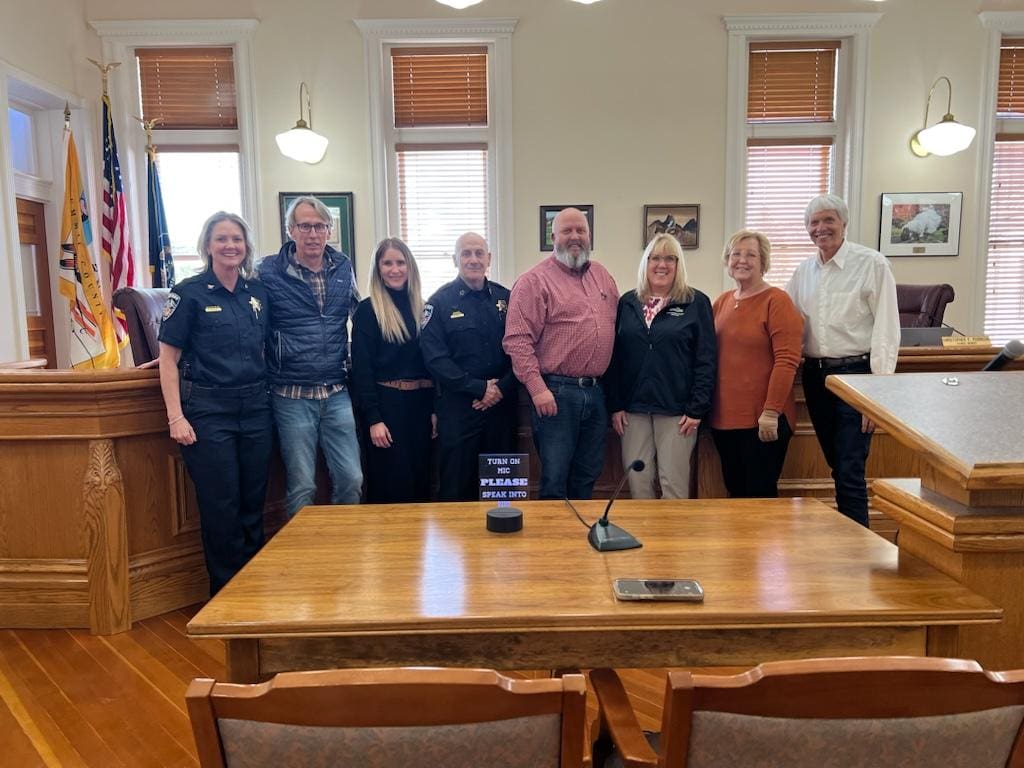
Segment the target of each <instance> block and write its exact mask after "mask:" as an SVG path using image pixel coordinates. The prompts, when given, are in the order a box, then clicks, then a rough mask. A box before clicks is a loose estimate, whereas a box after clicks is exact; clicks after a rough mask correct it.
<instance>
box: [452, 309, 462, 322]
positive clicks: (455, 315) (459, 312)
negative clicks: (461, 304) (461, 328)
mask: <svg viewBox="0 0 1024 768" xmlns="http://www.w3.org/2000/svg"><path fill="white" fill-rule="evenodd" d="M465 316H466V315H465V314H464V313H463V312H462V310H459V309H456V310H455V311H454V312H452V314H451V317H449V318H448V319H449V320H458V319H459V318H460V317H465Z"/></svg>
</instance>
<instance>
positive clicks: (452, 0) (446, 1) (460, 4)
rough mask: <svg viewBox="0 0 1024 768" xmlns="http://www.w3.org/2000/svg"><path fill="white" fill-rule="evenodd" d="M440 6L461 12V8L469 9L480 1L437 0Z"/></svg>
mask: <svg viewBox="0 0 1024 768" xmlns="http://www.w3.org/2000/svg"><path fill="white" fill-rule="evenodd" d="M437 2H439V3H440V4H441V5H447V6H448V7H449V8H455V9H457V10H460V11H461V10H462V9H463V8H469V6H471V5H476V4H477V3H479V2H480V0H437Z"/></svg>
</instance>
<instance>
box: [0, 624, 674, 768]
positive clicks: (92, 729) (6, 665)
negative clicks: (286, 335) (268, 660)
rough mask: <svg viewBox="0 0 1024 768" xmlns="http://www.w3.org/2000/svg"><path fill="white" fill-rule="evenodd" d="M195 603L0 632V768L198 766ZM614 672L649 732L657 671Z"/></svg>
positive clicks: (208, 663)
mask: <svg viewBox="0 0 1024 768" xmlns="http://www.w3.org/2000/svg"><path fill="white" fill-rule="evenodd" d="M196 610H198V606H195V607H193V608H190V609H184V610H181V611H175V612H173V613H168V614H165V615H163V616H158V617H155V618H152V619H147V620H145V621H142V622H139V623H137V624H135V625H134V626H133V627H132V629H131V631H129V632H124V633H122V634H118V635H111V636H108V637H98V636H96V635H91V634H89V632H88V630H29V629H3V630H0V765H4V766H8V765H9V766H17V767H18V768H30V767H31V766H59V767H61V768H71V767H72V766H102V767H103V768H113V767H114V766H130V767H131V768H135V767H136V766H138V767H141V766H194V765H197V762H196V757H195V749H194V747H193V744H192V731H191V728H190V726H189V722H188V715H187V713H186V711H185V688H186V687H187V686H188V683H189V681H190V680H191V679H192V678H194V677H213V678H219V679H223V677H224V646H223V643H221V642H220V641H218V640H192V639H190V638H188V637H186V636H185V624H186V623H187V622H188V620H189V619H190V618H191V616H192V614H194V613H195V611H196ZM537 674H540V673H529V672H526V673H520V674H519V676H522V677H535V676H537ZM623 678H624V679H625V680H626V684H627V687H628V688H629V691H630V695H631V697H632V698H633V705H634V707H635V708H636V710H637V712H638V714H639V716H640V723H641V725H642V726H643V727H644V728H649V729H652V730H657V726H658V723H659V722H660V720H661V697H662V694H663V691H664V688H663V686H664V670H631V671H629V672H626V673H623ZM589 704H590V706H591V708H593V707H594V702H593V695H592V694H591V700H590V702H589ZM591 714H593V711H592V713H591Z"/></svg>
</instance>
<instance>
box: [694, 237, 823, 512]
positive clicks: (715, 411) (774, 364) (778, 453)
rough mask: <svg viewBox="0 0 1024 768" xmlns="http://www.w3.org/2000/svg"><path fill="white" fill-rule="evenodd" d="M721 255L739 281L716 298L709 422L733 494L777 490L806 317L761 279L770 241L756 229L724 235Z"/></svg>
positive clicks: (767, 493)
mask: <svg viewBox="0 0 1024 768" xmlns="http://www.w3.org/2000/svg"><path fill="white" fill-rule="evenodd" d="M724 261H725V266H726V269H727V270H728V272H729V276H730V277H731V278H732V279H733V280H735V281H736V289H735V290H732V291H726V292H725V293H723V294H722V295H721V296H719V297H718V298H717V299H716V300H715V304H714V308H713V311H714V317H715V332H716V334H717V336H718V384H717V386H716V387H715V394H714V400H713V403H712V410H711V428H712V434H713V435H714V439H715V445H716V446H717V448H718V454H719V456H720V457H721V459H722V475H723V477H724V479H725V487H726V488H727V489H728V490H729V495H730V496H731V497H733V498H741V497H746V498H774V497H776V496H778V495H779V489H778V482H779V475H780V474H781V473H782V464H783V462H784V461H785V459H786V449H787V448H788V447H789V440H790V438H791V437H792V436H793V425H794V424H795V423H796V402H795V400H794V397H793V377H794V376H795V375H796V369H797V366H798V365H799V364H800V354H801V343H802V336H803V326H804V324H803V318H802V317H801V316H800V313H799V312H797V310H796V307H794V306H793V302H792V301H791V300H790V298H789V296H788V295H787V294H786V292H785V291H783V290H782V289H780V288H775V287H773V286H771V285H769V284H768V283H766V282H765V280H764V274H765V272H767V271H768V268H769V266H770V265H771V243H769V242H768V238H767V237H765V236H764V235H763V234H761V233H760V232H752V231H748V230H743V231H741V232H737V233H736V234H735V235H733V236H732V237H731V238H729V244H728V245H727V246H726V248H725V255H724Z"/></svg>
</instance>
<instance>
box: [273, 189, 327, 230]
mask: <svg viewBox="0 0 1024 768" xmlns="http://www.w3.org/2000/svg"><path fill="white" fill-rule="evenodd" d="M300 205H308V206H311V207H312V208H313V210H314V211H316V215H317V216H319V217H320V220H321V221H322V222H324V223H325V224H332V223H334V217H332V216H331V212H330V211H329V210H328V209H327V206H326V205H324V204H323V203H321V202H320V201H319V200H318V199H317V198H315V197H313V196H312V195H303V196H302V197H297V198H295V199H294V200H292V204H291V205H289V206H288V210H287V211H286V212H285V214H284V221H285V224H286V225H287V227H288V229H291V228H292V227H294V226H295V209H296V208H298V207H299V206H300Z"/></svg>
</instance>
